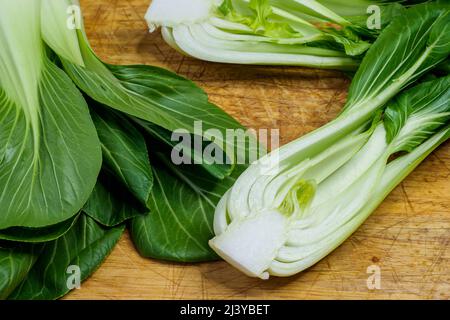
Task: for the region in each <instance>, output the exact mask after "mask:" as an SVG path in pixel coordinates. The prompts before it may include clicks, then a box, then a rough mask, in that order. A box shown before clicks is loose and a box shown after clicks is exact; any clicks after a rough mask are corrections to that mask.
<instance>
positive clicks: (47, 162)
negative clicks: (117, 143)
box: [0, 0, 101, 229]
mask: <svg viewBox="0 0 450 320" xmlns="http://www.w3.org/2000/svg"><path fill="white" fill-rule="evenodd" d="M39 6H40V2H39V1H33V2H32V3H30V2H28V1H25V0H19V1H13V2H12V1H6V0H2V1H0V30H2V32H0V42H1V43H2V48H1V50H0V121H1V124H2V125H1V126H0V164H1V165H0V186H1V188H0V190H1V191H0V207H1V208H2V213H1V214H0V229H6V228H9V227H19V226H20V227H35V228H37V227H45V226H49V225H52V224H56V223H59V222H62V221H65V220H67V219H69V218H70V217H72V216H74V215H75V214H76V213H78V211H79V210H80V209H81V207H82V206H83V205H84V203H85V202H86V200H87V199H88V197H89V194H90V193H91V192H92V189H93V188H94V185H95V181H96V178H97V175H98V172H99V170H100V165H101V153H100V144H99V141H98V138H97V134H96V132H95V127H94V125H93V123H92V120H91V118H90V117H89V111H88V108H87V105H86V103H85V101H84V100H83V97H82V96H81V94H80V93H79V91H78V90H77V89H76V87H75V86H74V85H73V83H72V82H71V81H70V79H69V78H68V77H67V75H66V74H64V72H62V71H61V70H60V69H59V68H58V67H56V66H55V65H54V64H53V62H51V61H50V60H49V56H48V52H47V50H46V49H45V47H44V44H43V42H42V41H41V35H40V27H39V23H40V19H39V16H40V15H39V13H40V7H39ZM17 17H21V18H20V19H18V18H17ZM23 21H27V23H23Z"/></svg>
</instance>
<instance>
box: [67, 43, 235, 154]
mask: <svg viewBox="0 0 450 320" xmlns="http://www.w3.org/2000/svg"><path fill="white" fill-rule="evenodd" d="M83 45H85V46H87V44H85V43H84V44H83ZM83 52H84V59H85V64H86V67H83V66H79V65H75V64H72V63H70V62H69V61H67V60H65V59H62V62H63V65H64V69H65V71H66V72H67V73H68V74H69V75H70V76H71V78H72V79H73V81H74V82H75V83H76V84H77V86H78V87H79V88H81V90H82V91H84V92H85V93H86V94H88V95H89V96H90V97H91V98H93V99H94V100H96V101H98V102H100V103H102V104H104V105H107V106H109V107H111V108H114V109H117V110H119V111H122V112H124V113H127V114H129V115H131V116H135V117H137V118H140V119H143V120H146V121H149V122H152V123H155V124H156V125H158V126H160V127H163V128H165V129H167V130H170V131H174V130H177V129H186V130H188V131H189V132H191V133H194V123H195V121H202V125H203V129H204V130H205V131H206V130H208V129H217V130H220V131H221V132H222V133H223V137H225V136H226V129H236V128H242V126H241V125H240V124H239V123H238V122H237V121H236V120H234V119H233V118H232V117H230V116H229V115H228V114H226V113H225V112H224V111H223V110H221V109H220V108H218V107H217V106H215V105H214V104H212V103H210V102H209V101H208V97H207V95H206V94H205V93H204V91H203V90H201V89H200V88H198V87H197V86H196V85H195V84H194V83H193V82H191V81H189V80H186V79H184V78H182V77H180V76H177V75H175V74H173V73H171V72H169V71H167V70H164V69H161V68H157V67H150V66H112V65H105V64H103V63H102V62H101V61H100V60H98V58H97V57H96V56H95V55H94V53H93V52H92V51H91V49H89V48H85V49H84V51H83ZM216 143H218V144H219V145H222V144H226V143H227V141H216Z"/></svg>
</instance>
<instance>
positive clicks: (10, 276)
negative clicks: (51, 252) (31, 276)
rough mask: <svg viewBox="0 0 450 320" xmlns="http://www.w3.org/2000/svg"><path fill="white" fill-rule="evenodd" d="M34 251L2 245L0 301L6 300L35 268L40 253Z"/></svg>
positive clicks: (0, 253)
mask: <svg viewBox="0 0 450 320" xmlns="http://www.w3.org/2000/svg"><path fill="white" fill-rule="evenodd" d="M34 249H35V248H34V247H30V246H17V245H16V246H15V247H14V248H13V247H11V245H10V244H6V245H5V244H0V300H4V299H6V298H7V297H8V296H9V294H10V293H11V292H12V291H13V290H14V289H15V288H16V287H17V286H18V285H19V284H20V283H21V282H22V280H23V279H24V278H25V277H26V275H27V273H28V272H29V271H30V269H31V268H32V267H33V264H34V263H35V262H36V260H37V257H38V253H39V251H38V250H34Z"/></svg>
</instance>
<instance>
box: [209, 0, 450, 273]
mask: <svg viewBox="0 0 450 320" xmlns="http://www.w3.org/2000/svg"><path fill="white" fill-rule="evenodd" d="M449 53H450V10H449V9H448V7H445V6H437V5H421V6H419V7H416V8H412V9H408V10H407V12H406V13H405V14H403V15H402V16H400V17H398V18H397V19H395V20H394V21H393V22H392V23H391V24H390V25H389V26H388V27H387V28H386V29H385V30H384V31H383V32H382V34H381V35H380V37H379V38H378V40H377V41H376V42H375V43H374V45H373V46H372V47H371V49H370V50H369V52H368V53H367V55H366V57H365V58H364V60H363V62H362V65H361V67H360V68H359V70H358V72H357V74H356V76H355V78H354V80H353V82H352V85H351V88H350V92H349V97H348V101H347V104H346V106H345V108H344V110H343V112H342V113H341V114H340V116H339V117H338V118H337V119H336V120H334V121H332V122H331V123H329V124H327V125H325V126H324V127H322V128H320V129H318V130H316V131H314V132H312V133H310V134H308V135H306V136H304V137H302V138H300V139H298V140H296V141H293V142H291V143H289V144H287V145H285V146H283V147H282V148H280V149H279V150H276V151H275V152H273V153H271V154H269V155H267V156H266V157H263V158H261V159H260V160H259V161H258V162H257V163H256V164H253V165H252V166H250V167H249V168H248V169H247V170H246V171H245V172H244V173H243V174H242V175H241V176H240V177H239V179H238V180H237V182H236V183H235V184H234V186H233V187H232V188H231V189H230V190H229V191H228V192H227V194H226V195H225V196H224V197H223V198H222V199H221V201H220V203H219V205H218V206H217V208H216V213H215V220H214V230H215V233H216V237H215V238H213V239H212V240H211V241H210V245H211V247H212V248H213V249H214V250H215V251H216V252H217V253H218V254H219V255H220V256H221V257H222V258H224V259H225V260H227V261H228V262H230V263H231V264H232V265H234V266H236V267H237V268H238V269H240V270H241V271H243V272H245V273H246V274H248V275H250V276H254V277H260V278H263V279H266V278H268V277H269V275H270V274H271V275H276V276H289V275H292V274H294V273H297V272H300V271H302V270H304V269H306V268H308V267H310V266H311V265H313V264H315V263H316V262H318V261H319V260H320V259H321V258H323V257H324V256H325V255H327V254H328V253H329V252H331V251H332V250H333V249H335V248H336V247H337V246H339V245H340V244H341V243H342V242H343V241H344V240H345V239H346V238H347V237H348V236H350V234H351V233H353V232H354V231H355V230H356V229H357V228H358V226H359V225H360V224H361V223H362V222H363V221H364V220H365V219H366V218H367V217H368V216H369V214H370V213H371V212H372V211H373V210H374V209H375V208H376V207H377V206H378V205H379V204H380V203H381V201H382V200H383V199H384V198H385V197H386V196H387V194H388V193H389V192H390V191H391V190H392V189H393V188H394V187H395V186H396V185H397V184H398V183H399V182H400V181H401V180H402V179H403V178H404V177H405V176H406V175H407V174H408V173H409V172H411V171H412V170H413V169H414V168H415V167H416V166H417V165H418V164H419V163H420V162H421V161H422V160H423V159H424V158H425V157H426V156H427V155H428V154H429V153H430V152H431V151H432V150H434V149H435V148H436V147H437V146H438V145H439V144H440V143H442V142H444V141H445V140H446V139H448V138H449V136H450V127H449V124H450V122H449V120H450V77H449V76H447V77H444V78H441V79H437V80H434V81H431V82H426V83H423V84H420V85H418V86H415V87H413V88H411V89H408V90H407V91H405V92H403V93H401V94H400V95H397V94H398V93H399V92H400V91H401V90H402V89H403V88H404V87H405V86H407V85H408V84H410V83H411V82H412V81H414V80H415V79H417V78H418V77H420V76H421V75H422V74H424V72H426V71H428V70H430V69H431V68H433V66H436V65H437V64H439V63H440V62H441V61H443V60H444V59H446V58H447V57H448V55H449ZM383 108H386V110H385V111H384V113H383V115H381V113H380V112H381V110H383ZM405 153H406V154H405ZM394 155H396V156H398V157H397V158H396V159H395V160H393V161H391V159H392V156H394Z"/></svg>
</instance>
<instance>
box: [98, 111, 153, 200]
mask: <svg viewBox="0 0 450 320" xmlns="http://www.w3.org/2000/svg"><path fill="white" fill-rule="evenodd" d="M91 106H93V103H91ZM91 114H92V119H93V120H94V124H95V127H96V128H97V132H98V135H99V138H100V142H101V146H102V153H103V166H104V168H105V170H106V171H108V172H109V173H111V174H112V175H113V176H114V177H115V178H116V179H117V180H118V181H120V183H122V185H123V186H124V187H126V188H127V189H128V190H129V192H131V193H132V194H133V195H134V196H135V197H136V198H137V199H138V200H139V201H141V203H142V204H143V205H145V204H146V203H147V201H148V197H149V194H150V190H151V188H152V186H153V176H152V171H151V166H150V161H149V158H148V150H147V145H146V143H145V139H144V137H143V136H142V135H141V133H140V132H139V131H138V130H137V129H136V128H135V127H134V125H133V124H132V123H130V122H129V121H128V119H127V118H126V117H125V116H124V115H121V114H120V113H118V112H115V111H114V110H107V109H105V108H99V107H97V108H93V109H92V111H91Z"/></svg>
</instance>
